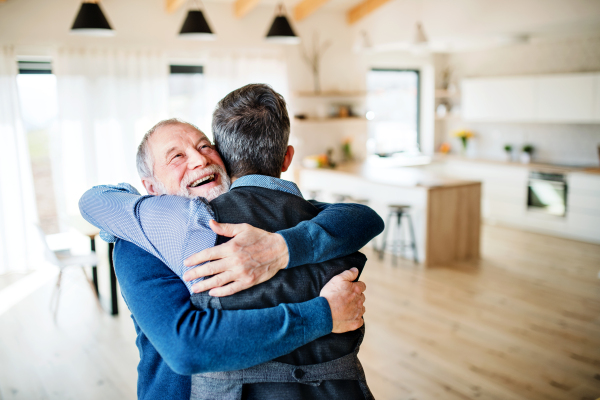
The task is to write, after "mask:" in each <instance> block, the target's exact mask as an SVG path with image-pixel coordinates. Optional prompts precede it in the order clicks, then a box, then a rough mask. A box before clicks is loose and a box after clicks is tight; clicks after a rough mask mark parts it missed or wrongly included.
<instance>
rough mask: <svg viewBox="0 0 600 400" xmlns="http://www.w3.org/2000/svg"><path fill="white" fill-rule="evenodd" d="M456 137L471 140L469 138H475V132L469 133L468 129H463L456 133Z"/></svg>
mask: <svg viewBox="0 0 600 400" xmlns="http://www.w3.org/2000/svg"><path fill="white" fill-rule="evenodd" d="M454 136H455V137H458V138H466V139H469V138H472V137H473V136H475V135H474V134H473V132H471V131H468V130H466V129H462V130H459V131H456V132H454Z"/></svg>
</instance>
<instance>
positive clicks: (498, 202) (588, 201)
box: [435, 159, 600, 243]
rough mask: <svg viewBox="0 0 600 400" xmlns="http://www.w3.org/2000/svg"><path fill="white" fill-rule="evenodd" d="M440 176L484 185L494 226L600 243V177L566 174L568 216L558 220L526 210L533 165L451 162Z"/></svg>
mask: <svg viewBox="0 0 600 400" xmlns="http://www.w3.org/2000/svg"><path fill="white" fill-rule="evenodd" d="M435 168H436V170H437V171H439V173H443V174H444V175H446V176H448V177H453V178H459V179H473V180H480V181H481V182H482V184H483V185H482V196H481V200H482V216H483V217H484V218H485V219H486V220H487V221H488V222H492V223H496V222H497V223H502V224H506V225H509V226H514V227H516V228H519V229H523V230H529V231H533V232H539V233H543V234H547V235H553V236H560V237H566V238H571V239H576V240H584V241H588V242H593V243H600V175H598V174H590V173H585V172H567V173H566V177H567V196H568V197H567V215H566V217H557V216H554V215H548V214H545V213H541V212H539V211H534V210H531V209H528V208H527V181H528V176H529V171H530V168H531V169H532V170H536V168H537V167H535V166H530V165H518V164H507V165H502V164H501V163H500V164H496V163H489V162H482V161H477V160H460V159H454V160H453V159H449V160H447V161H445V162H444V163H443V164H441V165H436V166H435Z"/></svg>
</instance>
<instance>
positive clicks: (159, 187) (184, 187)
mask: <svg viewBox="0 0 600 400" xmlns="http://www.w3.org/2000/svg"><path fill="white" fill-rule="evenodd" d="M215 173H216V174H219V176H220V177H221V183H220V184H219V185H218V186H215V187H213V188H211V189H210V190H209V191H208V192H207V193H205V195H204V196H199V195H197V194H193V193H191V192H190V189H189V188H188V185H189V184H190V183H192V182H194V181H196V180H198V179H200V177H201V176H202V175H207V174H215ZM229 186H231V180H230V179H229V175H227V172H225V168H223V167H221V166H220V165H216V164H211V165H209V166H208V167H206V168H204V169H202V170H200V171H196V172H194V173H190V174H189V175H188V176H186V177H185V178H184V179H183V180H182V181H181V185H180V187H179V190H177V192H175V193H169V191H168V190H167V188H166V187H165V185H163V183H162V182H160V181H158V180H156V179H155V180H154V187H155V189H156V191H157V192H158V194H159V195H161V194H170V195H174V196H181V197H186V198H188V199H195V198H197V197H204V198H206V200H208V201H211V200H214V199H216V198H217V197H219V196H220V195H222V194H224V193H227V192H228V191H229Z"/></svg>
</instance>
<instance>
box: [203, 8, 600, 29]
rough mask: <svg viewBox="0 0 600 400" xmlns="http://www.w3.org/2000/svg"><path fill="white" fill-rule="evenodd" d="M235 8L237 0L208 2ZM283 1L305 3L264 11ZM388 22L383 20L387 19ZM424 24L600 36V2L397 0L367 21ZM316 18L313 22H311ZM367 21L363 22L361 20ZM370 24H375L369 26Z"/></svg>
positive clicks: (339, 9)
mask: <svg viewBox="0 0 600 400" xmlns="http://www.w3.org/2000/svg"><path fill="white" fill-rule="evenodd" d="M362 1H363V0H329V1H328V2H327V3H325V5H324V6H322V8H321V9H320V10H317V11H316V12H317V13H318V12H319V11H321V10H327V11H338V12H340V13H345V12H346V11H347V10H349V9H351V8H352V7H353V6H355V5H357V4H359V3H361V2H362ZM205 2H206V3H211V2H213V3H214V2H218V3H231V4H233V3H234V2H235V0H205ZM281 2H283V3H284V4H285V7H286V9H287V10H288V12H291V10H292V9H293V8H294V6H295V5H296V4H299V3H300V2H301V0H283V1H282V0H261V2H260V5H261V6H271V7H273V8H275V7H276V5H277V4H279V3H281ZM386 15H387V17H388V18H381V17H382V16H384V17H385V16H386ZM406 17H410V18H412V19H414V20H417V19H419V20H422V21H423V23H424V25H425V28H426V31H427V33H428V34H429V35H430V36H432V37H436V36H437V37H438V38H443V37H453V36H456V35H461V34H463V33H466V34H498V35H502V34H510V35H524V34H525V35H565V34H566V35H571V34H580V33H590V32H597V33H600V1H599V0H391V1H389V2H388V3H386V4H384V5H383V6H381V7H380V8H379V9H378V10H376V11H375V12H373V13H372V14H371V15H369V16H368V17H366V18H365V19H364V20H363V21H369V20H370V21H371V22H375V21H383V20H386V22H388V23H393V21H394V20H395V21H397V23H398V24H399V23H402V22H403V21H405V20H406ZM309 18H310V17H309ZM361 22H362V21H361ZM367 25H369V24H367Z"/></svg>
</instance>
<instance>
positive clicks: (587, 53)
mask: <svg viewBox="0 0 600 400" xmlns="http://www.w3.org/2000/svg"><path fill="white" fill-rule="evenodd" d="M437 61H438V65H440V66H442V65H448V66H449V67H450V68H451V69H452V71H453V80H454V81H455V82H460V80H461V79H462V78H465V77H469V78H470V77H484V76H511V75H534V74H554V73H573V72H575V73H577V72H593V71H600V36H588V37H571V38H563V39H546V40H538V41H537V42H534V43H532V44H522V45H513V46H505V47H499V48H495V49H490V50H485V51H476V52H468V53H457V54H452V55H449V56H448V57H445V58H444V57H440V58H439V59H438V60H437ZM438 82H439V77H438ZM464 127H466V128H469V129H471V130H473V131H474V132H475V134H476V137H475V138H474V139H472V143H471V144H470V149H469V151H468V154H469V155H470V156H473V157H481V158H489V159H496V160H503V159H504V157H505V155H504V151H503V147H504V145H505V144H512V145H513V147H515V148H520V147H522V145H523V144H532V145H533V146H534V147H535V148H536V149H537V150H536V153H535V154H534V156H535V158H536V160H537V161H540V162H549V163H556V164H572V165H597V164H598V163H599V160H598V150H597V146H598V145H599V144H600V125H599V124H587V125H586V124H534V123H530V124H522V123H519V124H516V123H472V122H471V123H463V122H461V121H451V122H448V123H447V129H446V132H445V133H443V134H442V135H444V134H445V136H443V139H445V140H447V141H450V142H451V143H453V145H454V147H455V148H456V149H458V148H459V143H458V141H457V140H456V139H455V138H452V137H451V135H450V133H451V132H452V131H453V130H455V129H458V128H464Z"/></svg>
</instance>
